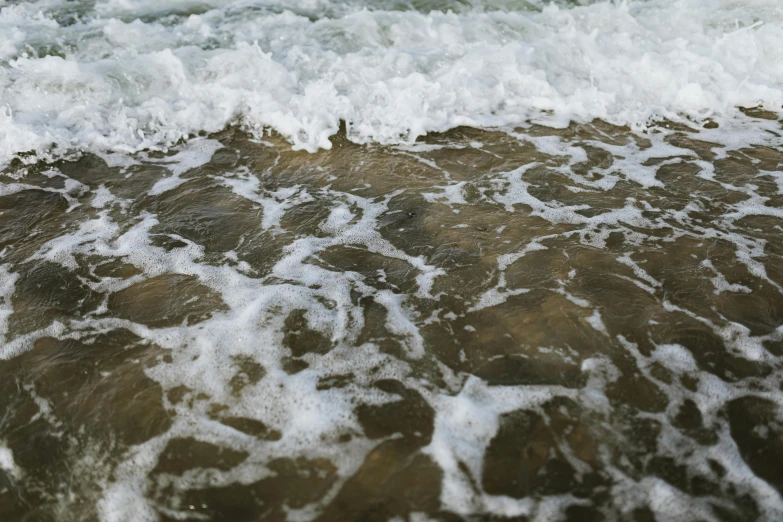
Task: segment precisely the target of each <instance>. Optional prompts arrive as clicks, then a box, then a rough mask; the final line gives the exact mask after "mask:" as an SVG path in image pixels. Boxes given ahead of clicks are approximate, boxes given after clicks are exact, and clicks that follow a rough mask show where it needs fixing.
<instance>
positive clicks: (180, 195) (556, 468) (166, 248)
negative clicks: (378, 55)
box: [0, 113, 783, 522]
mask: <svg viewBox="0 0 783 522" xmlns="http://www.w3.org/2000/svg"><path fill="white" fill-rule="evenodd" d="M769 117H770V116H769V115H768V114H764V113H757V114H750V115H749V117H748V122H747V124H748V125H749V126H751V128H753V126H754V125H756V126H760V127H759V128H762V127H761V126H764V127H763V128H765V129H773V130H770V131H769V132H775V131H774V128H778V129H779V125H778V124H777V123H776V122H774V121H770V120H769ZM765 118H767V119H765ZM776 125H777V127H775V126H776ZM718 130H719V129H718ZM718 130H713V131H710V130H709V129H705V130H703V131H702V132H701V133H696V132H694V131H693V130H690V129H687V128H684V127H678V126H673V125H670V126H663V127H661V128H659V129H656V130H654V131H653V132H651V133H648V134H646V135H645V134H635V133H631V132H630V131H629V130H628V129H622V128H616V127H612V126H609V125H607V124H604V123H601V122H595V123H594V124H592V125H572V126H571V127H569V128H568V129H565V130H553V129H548V128H543V127H536V126H530V127H528V128H526V129H518V130H517V131H516V132H510V133H506V132H493V131H479V130H475V129H470V128H459V129H456V130H453V131H450V132H448V133H445V134H440V135H431V136H430V137H428V138H426V139H423V140H420V142H419V143H418V144H417V145H416V146H413V147H396V148H395V147H389V148H382V147H375V146H361V145H356V144H353V143H350V142H348V141H347V140H345V139H344V137H342V136H344V135H338V137H336V138H335V139H334V140H333V145H334V147H333V149H332V150H331V151H322V152H318V153H315V154H308V153H305V152H295V151H292V150H291V149H290V146H288V145H287V144H286V143H285V142H284V141H283V140H280V139H278V138H276V137H267V138H266V139H267V140H268V141H265V142H259V141H255V140H252V139H250V138H249V137H248V136H246V135H244V134H242V133H241V132H239V131H236V130H229V131H226V132H224V133H221V134H219V135H216V136H212V137H211V139H212V140H216V141H218V142H219V143H220V145H222V148H219V149H217V150H216V151H215V149H216V148H217V147H218V144H217V143H214V142H212V141H205V140H202V141H200V142H198V141H197V142H195V145H193V144H191V145H186V146H183V147H184V150H185V152H181V150H180V149H177V150H172V151H171V152H170V153H169V154H168V155H164V154H152V153H150V154H147V155H139V156H137V157H135V158H134V159H133V161H127V162H126V164H125V165H124V166H123V165H117V164H116V163H117V162H116V161H114V160H117V157H113V158H109V163H110V164H114V165H115V166H109V164H107V162H106V160H105V159H102V158H100V157H97V156H92V155H84V156H82V157H80V158H78V159H74V160H72V161H62V162H59V163H56V164H53V165H41V164H36V165H24V164H22V163H21V162H19V163H18V164H15V165H13V166H12V167H10V168H8V169H7V170H6V171H5V172H3V173H2V175H0V182H2V185H0V194H2V195H1V196H0V296H2V297H1V299H2V300H0V341H3V342H2V346H3V348H2V350H0V357H1V358H2V359H3V360H0V520H3V521H16V520H26V521H39V520H40V521H45V520H46V521H48V520H58V521H59V520H98V519H100V520H105V521H109V520H118V521H119V520H225V521H232V522H238V521H256V520H264V521H266V520H270V521H271V520H291V521H300V520H301V521H304V520H320V521H387V520H392V519H395V520H410V521H415V522H419V521H425V520H444V521H446V520H447V521H452V520H531V521H532V520H537V521H549V520H552V521H554V520H570V521H593V520H596V521H598V520H631V521H638V522H642V521H644V522H647V521H652V520H658V521H669V520H689V521H697V520H699V521H701V520H704V521H708V520H720V521H750V520H770V521H772V520H780V519H781V518H780V517H783V500H781V497H780V491H781V489H782V488H783V416H781V406H783V391H782V390H783V374H782V373H781V372H780V367H781V359H780V357H781V355H783V326H782V325H783V290H782V289H781V285H783V240H781V237H783V236H781V234H782V233H783V228H781V225H783V221H781V218H782V217H783V172H781V171H783V146H775V145H774V144H773V145H756V146H752V147H747V146H729V145H721V144H719V143H710V142H708V141H706V140H707V139H709V137H710V136H716V135H717V134H709V133H710V132H713V133H717V132H718ZM767 141H769V140H767ZM773 141H774V140H773ZM204 144H206V145H204ZM194 147H195V148H194ZM199 147H201V149H199ZM199 150H201V152H200V153H199ZM194 151H195V152H194ZM204 151H206V152H204ZM213 151H214V154H213ZM198 154H201V155H202V156H203V161H195V160H193V161H191V163H190V164H189V163H188V161H189V159H188V158H191V160H192V157H193V156H194V155H195V156H196V157H198ZM210 156H211V159H210ZM126 160H127V158H126ZM207 160H208V161H207ZM189 166H190V167H192V168H190V167H189ZM171 176H179V177H180V181H181V184H179V185H177V184H176V183H177V182H176V181H174V182H172V180H169V184H168V185H166V184H158V182H160V181H161V180H162V179H166V178H169V177H171ZM156 184H157V185H156ZM153 187H154V188H153ZM167 189H168V190H167ZM3 333H4V338H3V337H2V336H3ZM3 339H4V340H3Z"/></svg>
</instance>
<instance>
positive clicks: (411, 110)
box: [0, 0, 783, 163]
mask: <svg viewBox="0 0 783 522" xmlns="http://www.w3.org/2000/svg"><path fill="white" fill-rule="evenodd" d="M511 5H512V4H511V3H509V2H503V3H500V4H498V6H499V7H501V8H502V9H497V10H494V11H491V10H477V9H469V8H463V9H462V10H460V11H458V12H456V13H455V12H446V13H444V12H440V11H433V12H429V13H424V12H419V11H416V10H398V11H392V10H372V11H369V10H366V9H360V8H359V7H358V5H354V4H353V3H347V4H345V3H341V4H335V3H330V2H326V1H325V0H313V1H311V2H305V3H304V4H301V3H299V4H298V5H297V6H296V8H294V7H293V6H287V5H286V3H284V2H266V1H258V2H252V1H241V0H240V1H236V2H228V1H218V0H210V1H203V2H194V1H191V0H182V1H180V2H177V3H176V4H175V5H174V6H173V7H172V6H171V5H168V6H167V9H168V11H166V12H162V11H160V8H159V3H158V2H149V1H146V0H145V1H140V2H133V1H130V0H109V1H108V2H104V3H98V4H96V5H93V4H90V3H87V2H81V3H78V4H76V6H74V2H67V3H66V2H62V1H60V0H43V1H42V2H38V3H21V4H17V5H10V6H5V7H3V8H2V9H1V10H0V163H6V162H8V161H9V160H10V159H11V158H13V157H14V156H15V155H16V154H18V153H20V152H25V151H36V152H37V153H39V154H43V155H45V154H50V155H51V154H55V153H57V154H60V153H62V152H63V151H70V150H92V151H120V152H122V151H125V152H132V151H137V150H140V149H144V148H157V147H165V146H168V145H170V144H172V143H174V142H177V141H178V140H181V139H183V138H188V137H190V136H193V135H195V134H198V133H201V132H215V131H218V130H220V129H222V128H224V127H225V126H227V125H230V124H238V125H241V126H242V127H244V128H246V129H248V130H251V131H255V132H263V131H264V130H265V129H274V130H275V131H277V132H279V133H281V134H282V135H284V136H286V137H287V138H288V139H289V140H290V141H291V142H292V143H293V144H294V145H295V147H296V148H298V149H304V150H308V151H315V150H317V149H319V148H327V149H328V148H330V146H331V144H330V141H329V137H330V136H332V135H334V134H335V133H336V132H337V131H338V129H339V126H340V122H341V121H345V122H346V128H347V132H348V137H349V138H350V139H351V140H353V141H355V142H359V143H368V142H378V143H383V144H388V143H410V142H412V141H414V140H415V139H416V138H417V137H419V136H421V135H423V134H425V133H427V132H431V131H443V130H446V129H449V128H452V127H455V126H459V125H471V126H479V127H496V126H512V125H518V124H521V123H523V122H525V121H531V120H532V121H538V122H542V123H545V124H548V125H554V126H562V125H566V124H567V123H568V122H569V121H585V120H592V119H594V118H601V119H604V120H606V121H609V122H612V123H616V124H624V125H630V126H632V127H636V128H643V127H644V126H645V125H647V124H649V123H650V122H651V121H654V120H660V119H664V118H667V119H673V120H682V119H691V120H700V119H703V118H712V119H716V120H720V119H721V118H730V117H731V116H732V114H734V112H735V111H736V110H737V109H736V108H737V107H738V106H745V107H749V106H762V107H764V108H765V109H767V110H772V111H780V109H781V106H782V105H783V10H781V9H780V7H779V3H778V2H777V0H748V1H747V2H743V3H742V4H739V3H737V2H731V1H728V0H706V1H705V0H677V1H675V0H653V1H648V2H642V1H636V2H634V1H631V2H628V3H626V2H612V3H609V2H603V3H593V4H591V5H584V6H574V5H572V6H568V5H564V4H561V5H560V6H558V5H555V4H551V5H547V6H545V7H543V8H542V9H535V7H536V6H537V5H539V4H538V3H525V9H524V10H517V11H514V10H510V6H511ZM468 7H470V6H468ZM136 17H140V18H136Z"/></svg>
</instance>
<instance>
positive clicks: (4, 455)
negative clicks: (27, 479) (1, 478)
mask: <svg viewBox="0 0 783 522" xmlns="http://www.w3.org/2000/svg"><path fill="white" fill-rule="evenodd" d="M0 470H3V471H5V472H6V473H8V474H10V475H11V476H12V477H14V478H18V477H17V476H18V474H19V468H18V467H17V466H16V462H14V453H13V452H12V451H11V450H10V449H9V448H7V447H6V446H4V445H3V444H0Z"/></svg>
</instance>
